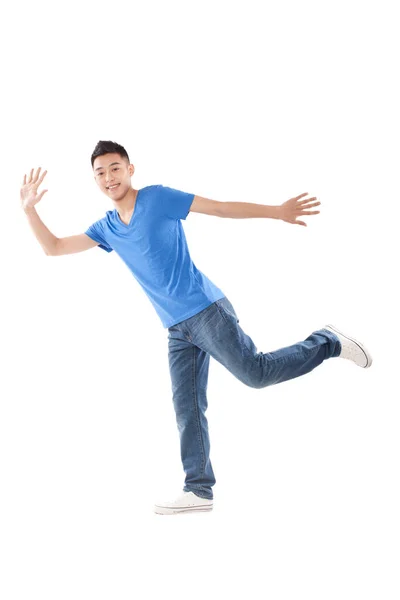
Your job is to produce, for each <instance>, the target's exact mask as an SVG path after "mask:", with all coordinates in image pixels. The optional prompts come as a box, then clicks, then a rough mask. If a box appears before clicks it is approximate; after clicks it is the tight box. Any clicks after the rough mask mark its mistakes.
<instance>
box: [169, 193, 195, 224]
mask: <svg viewBox="0 0 400 600" xmlns="http://www.w3.org/2000/svg"><path fill="white" fill-rule="evenodd" d="M161 194H162V206H163V210H164V214H165V215H166V216H167V217H170V218H171V219H186V217H187V216H188V214H189V210H190V207H191V205H192V202H193V199H194V194H189V193H187V192H181V191H180V190H175V189H174V188H170V187H166V186H164V185H163V186H161Z"/></svg>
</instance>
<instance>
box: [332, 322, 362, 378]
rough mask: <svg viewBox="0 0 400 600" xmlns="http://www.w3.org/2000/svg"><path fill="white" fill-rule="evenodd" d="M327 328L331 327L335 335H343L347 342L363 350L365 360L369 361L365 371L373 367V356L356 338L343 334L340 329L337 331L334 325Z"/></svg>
mask: <svg viewBox="0 0 400 600" xmlns="http://www.w3.org/2000/svg"><path fill="white" fill-rule="evenodd" d="M326 327H329V329H332V331H333V332H335V333H339V334H340V335H342V336H343V337H345V338H346V339H347V340H350V341H351V342H354V344H356V345H357V346H358V347H359V348H360V350H362V352H363V353H364V356H365V358H366V359H367V364H366V365H364V367H362V368H363V369H368V367H370V366H371V365H372V356H371V355H370V353H369V352H368V350H367V349H366V348H365V346H363V345H362V344H361V343H360V342H358V341H357V340H355V339H354V338H351V337H349V336H348V335H346V334H345V333H343V332H342V331H340V330H339V329H337V328H336V327H334V326H333V325H326ZM360 366H361V365H360Z"/></svg>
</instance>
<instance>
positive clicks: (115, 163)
mask: <svg viewBox="0 0 400 600" xmlns="http://www.w3.org/2000/svg"><path fill="white" fill-rule="evenodd" d="M120 164H121V163H120V162H113V163H111V165H110V167H112V166H113V165H120ZM100 169H104V167H97V169H95V171H100Z"/></svg>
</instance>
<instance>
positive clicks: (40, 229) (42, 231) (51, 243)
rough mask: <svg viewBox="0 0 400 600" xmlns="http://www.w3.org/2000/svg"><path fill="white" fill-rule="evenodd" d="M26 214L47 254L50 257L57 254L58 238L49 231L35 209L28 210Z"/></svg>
mask: <svg viewBox="0 0 400 600" xmlns="http://www.w3.org/2000/svg"><path fill="white" fill-rule="evenodd" d="M24 212H25V214H26V216H27V219H28V223H29V225H30V227H31V229H32V231H33V233H34V235H35V237H36V239H37V241H38V242H39V244H40V245H41V246H42V248H43V250H44V252H45V254H47V255H48V256H51V255H53V254H54V253H55V248H56V245H57V241H58V238H57V237H56V236H55V235H53V234H52V233H51V231H49V229H47V227H46V225H45V224H44V223H43V221H42V220H41V218H40V217H39V215H38V214H37V212H36V209H35V208H34V207H33V208H29V209H26V210H24Z"/></svg>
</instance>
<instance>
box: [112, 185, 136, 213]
mask: <svg viewBox="0 0 400 600" xmlns="http://www.w3.org/2000/svg"><path fill="white" fill-rule="evenodd" d="M137 193H138V190H134V189H133V188H129V190H128V191H127V193H126V194H125V196H124V197H123V198H121V199H119V200H115V201H114V206H115V208H116V209H117V211H118V214H119V216H120V217H121V218H124V217H127V216H129V215H130V214H131V213H132V212H133V210H134V208H135V202H136V196H137Z"/></svg>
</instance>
